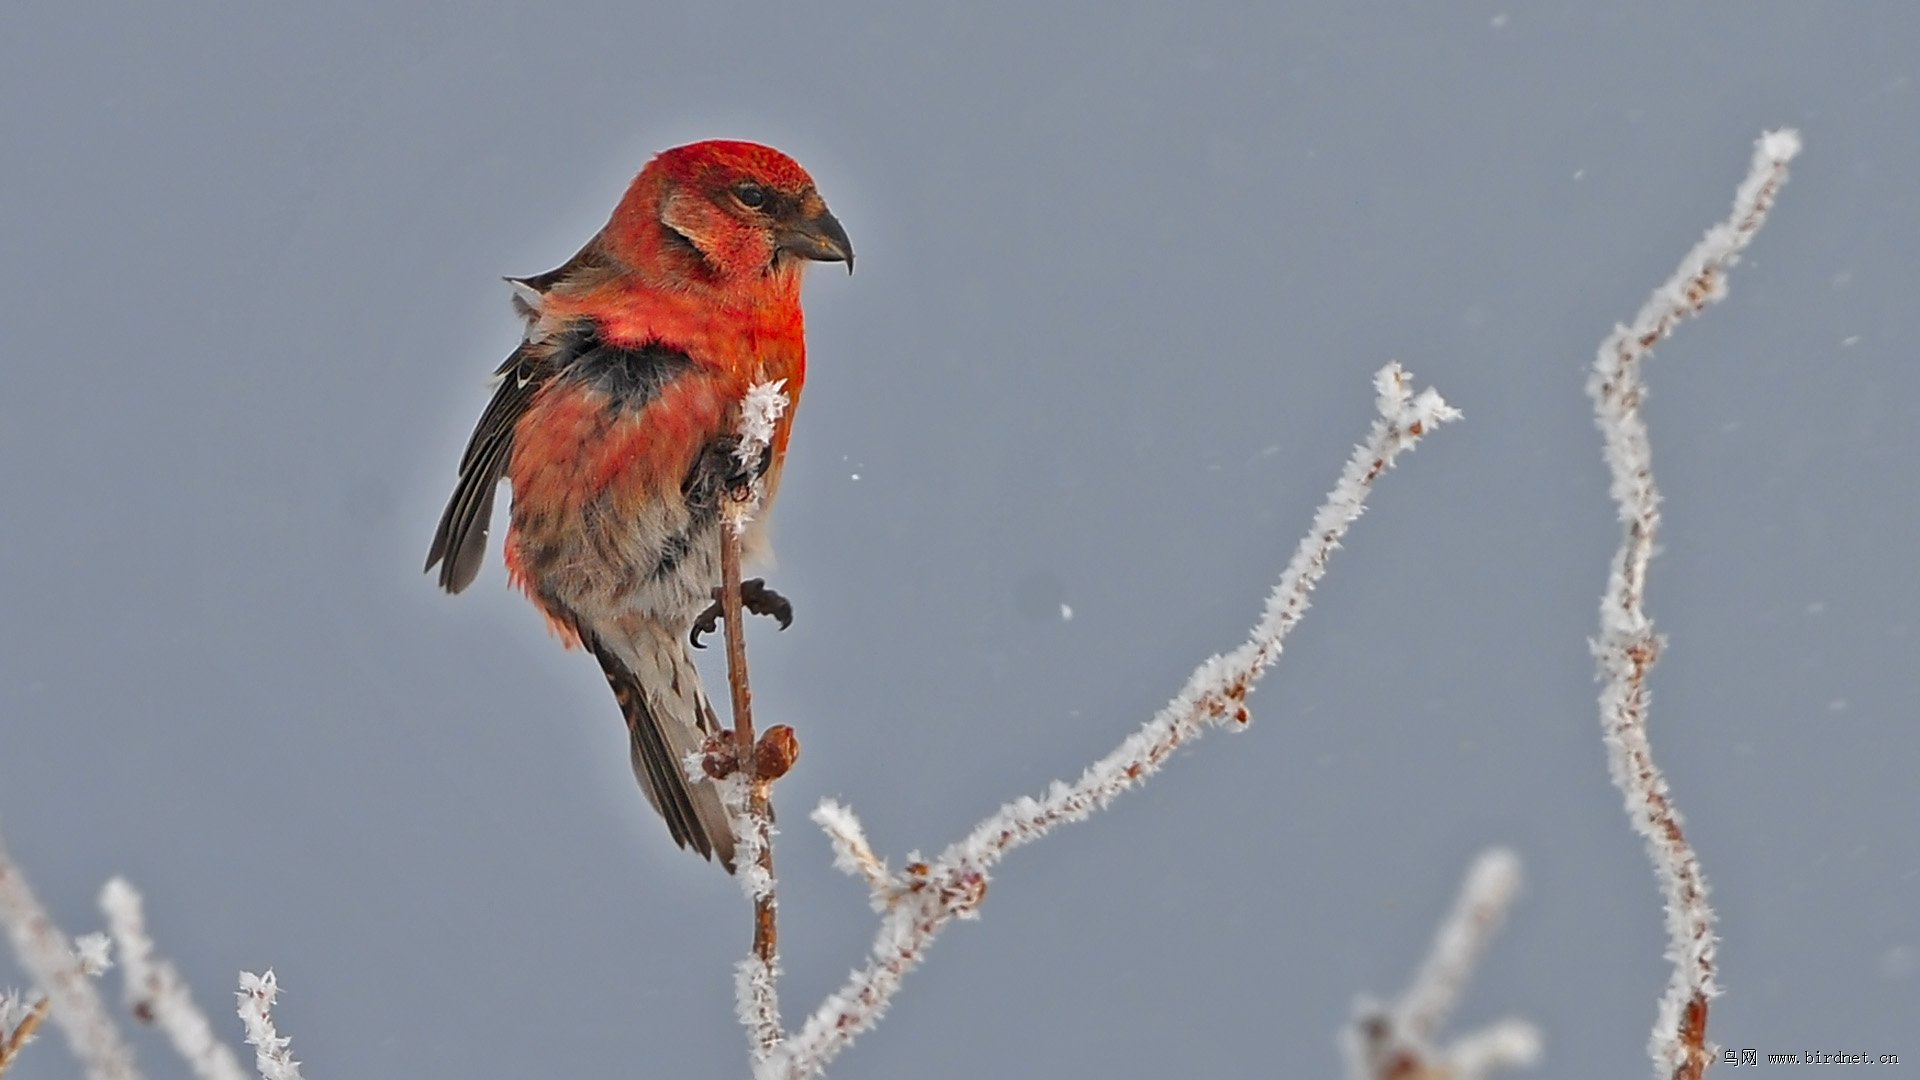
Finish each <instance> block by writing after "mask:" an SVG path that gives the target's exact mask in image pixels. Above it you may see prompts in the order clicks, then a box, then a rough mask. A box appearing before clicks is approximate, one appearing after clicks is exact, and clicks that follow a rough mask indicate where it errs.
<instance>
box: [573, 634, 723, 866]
mask: <svg viewBox="0 0 1920 1080" xmlns="http://www.w3.org/2000/svg"><path fill="white" fill-rule="evenodd" d="M622 644H623V645H626V646H629V648H623V649H620V650H619V651H616V650H615V649H614V648H613V647H611V644H610V643H609V642H605V641H599V640H594V641H590V642H589V645H590V646H591V647H592V649H593V655H594V656H595V657H596V658H598V659H599V661H600V669H601V670H602V671H604V672H606V675H607V683H608V685H610V686H612V687H613V697H614V700H615V701H617V702H619V704H620V712H621V713H622V714H623V715H624V716H625V717H626V721H627V733H628V736H629V737H630V739H631V740H632V751H633V775H634V776H635V777H636V778H637V779H638V780H639V781H640V790H642V791H644V792H646V795H647V801H648V802H650V803H652V804H653V808H654V809H655V810H657V811H659V813H660V816H661V817H662V818H665V819H666V822H667V831H668V832H670V833H672V834H673V842H674V843H676V844H679V845H680V846H681V847H683V848H684V847H688V846H692V848H693V849H694V850H695V851H698V852H699V853H700V854H701V855H702V856H704V857H706V858H712V857H714V856H715V855H718V856H719V857H720V863H721V865H722V866H725V867H726V868H727V872H728V873H732V872H733V827H732V825H731V824H730V823H729V822H728V819H727V812H726V809H725V808H724V807H722V806H721V805H720V793H719V792H718V791H716V790H715V789H714V786H713V783H712V782H711V781H707V780H700V781H693V780H690V779H688V778H687V773H686V768H685V765H684V764H683V763H684V762H685V761H686V759H687V755H688V754H691V753H693V752H694V751H696V750H698V749H700V747H701V744H702V743H704V742H705V741H706V737H707V735H708V734H710V733H711V732H713V731H716V730H718V728H719V721H718V720H717V719H716V718H715V716H714V713H713V705H712V703H710V702H709V701H708V700H707V695H706V692H705V691H704V690H702V689H701V687H700V676H699V674H698V673H697V672H695V671H694V669H693V658H692V657H691V656H690V655H688V653H687V646H686V643H685V637H684V635H681V634H676V633H674V632H673V631H672V630H670V629H669V628H667V627H666V626H663V625H661V624H659V623H653V622H649V623H646V624H644V626H643V627H642V628H641V630H640V632H639V633H638V634H637V635H636V636H635V637H634V638H632V639H630V640H629V641H627V642H623V643H622Z"/></svg>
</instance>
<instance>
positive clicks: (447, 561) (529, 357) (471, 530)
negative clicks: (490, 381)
mask: <svg viewBox="0 0 1920 1080" xmlns="http://www.w3.org/2000/svg"><path fill="white" fill-rule="evenodd" d="M559 368H560V365H559V364H558V363H557V362H556V358H555V357H554V355H553V349H552V348H550V347H549V346H547V345H543V344H540V343H536V342H531V341H529V342H522V343H521V345H520V347H519V348H518V349H515V350H514V351H513V355H512V356H509V357H507V359H506V362H505V363H503V364H501V365H500V369H499V370H498V371H496V372H494V379H495V380H496V382H495V386H494V391H493V400H492V401H491V402H489V403H488V405H487V411H486V412H484V413H482V414H481V416H480V423H479V424H478V425H476V426H475V427H474V429H473V438H471V439H469V440H468V441H467V451H466V453H465V454H463V455H462V456H461V458H460V480H459V482H458V483H457V484H455V485H454V488H453V498H451V499H449V500H448V501H447V509H446V512H445V513H443V514H441V515H440V527H439V528H438V529H437V530H435V531H434V534H433V546H432V547H431V548H429V549H428V550H427V566H426V568H427V569H428V570H432V569H433V567H434V564H436V563H438V564H439V566H440V587H441V588H443V589H445V590H447V591H448V592H450V593H457V592H459V591H460V590H462V589H464V588H466V587H467V586H468V585H470V584H472V583H473V579H474V576H475V575H476V574H478V573H479V572H480V563H481V561H482V560H483V559H484V558H485V557H486V554H487V528H488V526H489V523H490V522H491V520H492V518H493V495H494V492H495V490H496V489H498V488H499V486H500V477H501V476H502V475H503V474H504V473H505V472H506V468H507V458H508V456H509V455H510V454H511V453H512V452H513V429H514V426H515V425H516V424H518V423H519V422H520V417H521V416H523V415H525V414H526V411H527V406H528V404H529V403H531V402H532V401H533V398H534V395H535V394H538V393H539V392H540V390H541V388H542V387H544V386H546V385H547V383H549V382H551V381H552V379H553V377H554V375H555V374H556V373H557V372H558V371H559Z"/></svg>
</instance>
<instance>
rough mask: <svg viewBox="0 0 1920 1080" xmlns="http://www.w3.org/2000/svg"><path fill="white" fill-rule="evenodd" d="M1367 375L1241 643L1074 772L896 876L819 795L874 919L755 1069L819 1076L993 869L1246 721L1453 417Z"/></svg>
mask: <svg viewBox="0 0 1920 1080" xmlns="http://www.w3.org/2000/svg"><path fill="white" fill-rule="evenodd" d="M1374 386H1375V388H1376V390H1377V391H1378V393H1379V398H1378V402H1377V407H1378V410H1379V414H1380V415H1379V419H1378V420H1377V421H1375V423H1374V425H1373V430H1372V431H1371V432H1370V433H1369V435H1368V437H1367V440H1366V442H1364V443H1362V444H1361V445H1360V446H1359V447H1357V448H1356V449H1355V450H1354V453H1353V456H1352V457H1351V458H1350V459H1349V460H1348V461H1347V464H1346V468H1345V469H1344V470H1343V471H1342V472H1341V474H1340V479H1339V482H1338V483H1337V484H1336V485H1335V486H1334V489H1333V491H1332V493H1331V494H1329V495H1328V496H1327V499H1326V502H1325V503H1323V504H1322V505H1321V507H1320V510H1319V512H1318V513H1317V514H1316V515H1315V516H1314V519H1313V528H1312V530H1311V531H1310V532H1309V533H1308V534H1307V536H1306V538H1305V539H1303V540H1302V541H1301V542H1300V546H1299V548H1298V549H1297V550H1296V551H1295V552H1294V556H1293V560H1292V561H1291V562H1289V563H1288V564H1287V568H1286V570H1285V571H1284V572H1283V573H1282V574H1281V575H1280V582H1279V584H1278V585H1277V586H1276V587H1275V588H1274V590H1273V593H1272V594H1271V595H1270V596H1269V597H1268V598H1267V604H1266V609H1265V611H1264V612H1263V613H1262V615H1261V618H1260V621H1259V623H1258V624H1257V625H1255V627H1254V628H1253V632H1252V633H1251V635H1250V636H1249V637H1248V639H1247V640H1246V642H1245V643H1243V644H1242V645H1240V646H1239V647H1238V648H1236V649H1234V650H1233V651H1232V652H1230V653H1227V654H1225V655H1223V656H1215V657H1212V658H1211V659H1209V660H1207V661H1205V662H1204V663H1202V664H1201V665H1200V666H1199V668H1197V669H1196V670H1195V671H1194V673H1193V674H1192V676H1190V677H1189V678H1188V680H1187V684H1186V686H1185V687H1183V688H1182V689H1181V690H1180V692H1179V693H1178V694H1177V695H1176V696H1175V697H1174V698H1173V700H1172V701H1171V702H1169V703H1168V704H1167V705H1166V707H1165V708H1163V709H1161V710H1160V712H1159V713H1158V714H1156V715H1155V716H1154V717H1153V718H1152V719H1151V720H1149V721H1147V723H1146V724H1145V725H1144V726H1143V727H1141V728H1140V729H1139V730H1138V731H1136V732H1134V733H1133V734H1132V735H1129V736H1128V737H1127V738H1126V739H1125V740H1124V741H1122V742H1121V744H1120V745H1119V746H1118V747H1117V748H1116V749H1114V750H1113V751H1112V752H1111V753H1109V754H1108V755H1107V756H1106V757H1104V758H1101V759H1100V760H1099V761H1097V762H1095V763H1094V764H1093V765H1092V766H1091V767H1089V768H1088V769H1087V770H1086V771H1085V772H1084V773H1082V774H1081V776H1080V778H1079V779H1078V780H1076V781H1074V782H1073V783H1070V784H1069V783H1066V782H1064V781H1055V782H1054V783H1053V784H1052V785H1051V786H1050V787H1049V788H1048V789H1047V790H1046V792H1045V793H1043V794H1041V795H1040V796H1038V797H1032V796H1029V797H1023V798H1020V799H1016V800H1015V801H1013V802H1010V803H1008V804H1007V805H1005V806H1003V807H1001V808H1000V810H999V812H997V813H995V814H994V815H993V816H991V817H989V818H987V819H986V820H985V821H983V822H981V823H980V824H979V825H977V826H975V827H974V829H973V831H972V832H970V833H969V834H968V835H967V836H966V837H964V838H963V839H961V840H959V841H958V842H956V843H954V844H952V845H950V846H949V847H948V848H947V849H946V850H945V851H943V852H941V853H940V855H939V856H938V857H936V858H934V859H933V860H931V861H920V860H917V859H916V860H914V861H912V862H910V863H909V864H908V865H907V866H906V868H905V869H904V870H903V871H901V872H900V873H897V874H896V873H894V872H892V871H890V870H888V869H887V867H886V864H885V863H884V862H882V861H880V860H879V859H878V857H876V856H875V855H874V853H873V851H872V849H871V848H870V847H869V846H868V845H867V842H866V838H865V836H864V834H863V833H862V831H861V829H860V825H859V821H858V820H857V819H856V818H855V817H854V816H853V814H852V812H851V811H849V810H847V809H846V808H844V807H842V806H840V805H839V804H837V803H834V802H831V801H828V802H823V803H821V805H820V807H819V808H818V809H817V810H815V811H814V813H813V819H814V821H816V822H818V823H819V824H820V825H821V826H822V827H823V828H824V829H826V831H827V834H828V837H829V838H830V839H831V841H832V843H833V846H834V851H835V859H834V861H835V865H837V866H839V867H841V868H842V869H844V870H846V871H848V872H849V873H851V874H854V875H856V876H858V877H860V878H862V879H863V880H865V881H866V882H867V884H868V887H869V889H870V890H871V892H872V894H873V902H874V906H875V908H876V909H877V910H879V911H880V912H881V920H880V927H879V930H878V932H877V933H876V934H875V936H874V941H873V947H872V955H871V957H870V958H869V960H868V962H867V964H866V966H865V967H863V968H861V969H860V970H858V971H855V972H854V973H853V975H852V977H851V978H850V979H849V980H848V981H847V983H846V984H845V985H843V986H842V987H841V988H840V989H839V990H837V991H835V992H834V993H832V994H830V995H828V996H827V998H826V1000H825V1001H824V1002H823V1003H822V1004H821V1005H820V1007H819V1008H818V1009H816V1010H815V1011H814V1013H813V1015H812V1016H811V1017H810V1018H808V1020H807V1022H806V1024H805V1025H804V1026H803V1027H801V1028H800V1030H798V1031H796V1032H795V1033H794V1034H793V1035H792V1036H790V1037H789V1038H788V1039H787V1040H786V1041H785V1042H783V1043H782V1044H781V1045H780V1046H779V1047H778V1049H777V1050H776V1051H775V1052H774V1053H773V1054H772V1055H771V1056H770V1057H769V1058H768V1059H767V1060H766V1061H765V1062H763V1063H761V1064H760V1065H759V1067H757V1068H756V1070H755V1071H756V1075H757V1076H759V1077H761V1078H762V1080H766V1078H781V1080H807V1078H810V1077H815V1076H819V1075H820V1074H821V1073H822V1071H824V1070H825V1069H826V1067H827V1065H828V1063H829V1062H831V1061H832V1060H833V1059H834V1058H835V1057H836V1056H838V1054H839V1053H840V1052H841V1051H842V1050H844V1049H846V1047H847V1046H848V1045H849V1044H850V1043H852V1041H853V1040H854V1038H856V1037H857V1036H859V1035H860V1034H861V1033H862V1032H865V1031H866V1030H867V1029H869V1028H871V1027H872V1026H873V1025H874V1024H875V1023H877V1022H878V1021H879V1019H880V1017H881V1015H882V1014H883V1013H884V1012H885V1011H886V1008H887V1005H888V1003H889V1002H891V1001H892V999H893V995H894V993H895V992H896V991H898V990H899V988H900V984H901V981H902V980H903V979H904V978H905V977H906V975H907V973H908V972H909V971H912V970H913V969H914V968H915V967H916V966H918V965H919V963H920V961H921V960H922V959H924V958H925V956H926V951H927V948H928V947H929V946H930V945H931V944H932V943H933V939H934V938H935V937H936V936H937V935H938V934H939V933H940V931H941V930H942V929H944V928H945V927H946V925H947V924H948V923H950V922H952V921H953V920H954V919H957V918H960V919H963V918H971V917H973V916H974V915H976V914H977V913H978V909H979V906H980V903H981V901H982V900H983V899H984V898H985V896H986V891H987V881H988V876H989V872H990V871H991V870H992V868H993V867H994V865H995V864H997V863H998V862H999V861H1000V860H1001V859H1002V858H1003V857H1004V856H1005V855H1006V854H1007V853H1008V852H1010V851H1012V850H1013V849H1014V848H1016V847H1020V846H1022V845H1024V844H1027V843H1030V842H1032V841H1034V840H1037V839H1039V838H1040V837H1042V836H1044V835H1046V834H1047V833H1049V832H1051V831H1053V830H1054V829H1055V828H1057V827H1059V826H1061V825H1065V824H1068V823H1070V822H1075V821H1080V820H1083V819H1085V818H1086V817H1088V816H1089V815H1091V814H1092V813H1093V812H1094V811H1095V810H1098V809H1100V808H1102V807H1104V806H1106V805H1107V804H1108V803H1109V802H1111V801H1112V800H1113V799H1114V798H1115V797H1117V796H1118V795H1119V794H1120V793H1121V792H1124V791H1126V790H1127V789H1129V788H1131V787H1133V786H1135V785H1136V784H1138V783H1140V782H1141V781H1142V780H1144V779H1145V778H1146V777H1148V776H1150V775H1152V774H1153V773H1155V772H1157V771H1159V769H1160V767H1161V766H1163V765H1164V764H1166V762H1167V760H1168V759H1169V758H1170V757H1172V755H1173V752H1174V751H1175V750H1176V749H1178V748H1179V747H1180V746H1182V745H1184V744H1186V743H1188V742H1191V741H1192V740H1194V739H1196V738H1198V737H1199V736H1200V735H1202V734H1204V733H1205V732H1206V731H1207V729H1208V728H1211V727H1215V726H1225V725H1232V726H1236V727H1238V726H1243V725H1245V724H1246V723H1247V722H1248V721H1249V719H1250V716H1249V714H1248V712H1247V706H1246V700H1247V695H1248V693H1249V692H1251V690H1252V689H1253V685H1254V683H1256V682H1257V681H1258V680H1259V679H1260V676H1261V675H1262V674H1264V673H1265V672H1266V670H1267V668H1269V667H1270V666H1272V664H1273V663H1274V661H1275V660H1277V659H1279V656H1280V650H1281V648H1282V647H1283V645H1284V643H1285V641H1286V637H1287V634H1288V633H1289V632H1291V631H1292V629H1293V628H1294V626H1295V625H1296V624H1298V622H1299V620H1300V617H1301V615H1302V614H1304V613H1305V611H1306V609H1307V604H1308V600H1309V597H1310V595H1311V594H1312V592H1313V588H1314V586H1315V585H1317V584H1318V583H1319V581H1320V579H1321V577H1322V576H1323V575H1324V574H1325V573H1326V567H1327V561H1328V560H1329V559H1330V558H1331V557H1332V555H1333V552H1334V549H1336V548H1338V547H1339V546H1340V540H1341V538H1342V537H1344V536H1345V535H1346V532H1347V528H1348V527H1349V526H1350V525H1352V523H1353V521H1354V519H1355V518H1358V517H1359V516H1360V512H1361V510H1362V508H1363V507H1364V505H1365V502H1366V497H1367V494H1368V492H1369V491H1371V490H1372V488H1373V485H1374V483H1375V481H1377V480H1378V479H1379V478H1380V476H1381V474H1382V473H1384V472H1386V470H1387V469H1388V468H1389V467H1390V466H1391V465H1392V464H1393V462H1394V459H1395V458H1397V457H1398V456H1399V455H1400V453H1401V452H1402V451H1404V450H1406V449H1408V448H1409V447H1411V446H1412V445H1413V444H1414V443H1415V442H1416V441H1418V439H1419V438H1420V437H1421V436H1422V435H1424V434H1426V433H1427V432H1428V431H1430V430H1432V429H1433V428H1434V427H1435V426H1437V425H1439V424H1441V423H1443V422H1445V421H1448V420H1452V419H1454V418H1455V417H1457V416H1458V415H1459V414H1458V413H1457V412H1456V411H1455V410H1454V409H1452V408H1451V407H1449V406H1448V405H1447V403H1446V402H1445V401H1443V400H1441V398H1440V395H1439V394H1437V393H1435V392H1434V391H1432V390H1424V391H1420V392H1419V393H1415V392H1414V390H1413V389H1412V385H1411V378H1410V376H1409V375H1408V374H1407V372H1406V371H1404V370H1403V369H1402V368H1401V367H1400V366H1399V365H1398V364H1390V365H1388V366H1387V367H1385V368H1382V369H1381V370H1380V372H1379V373H1378V374H1377V375H1376V376H1375V377H1374Z"/></svg>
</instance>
